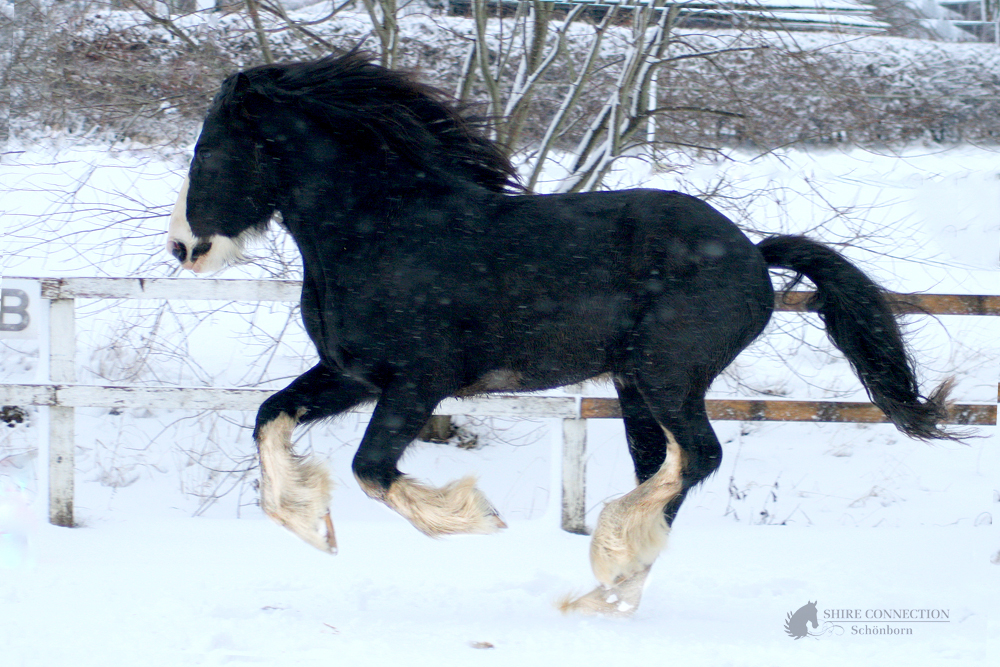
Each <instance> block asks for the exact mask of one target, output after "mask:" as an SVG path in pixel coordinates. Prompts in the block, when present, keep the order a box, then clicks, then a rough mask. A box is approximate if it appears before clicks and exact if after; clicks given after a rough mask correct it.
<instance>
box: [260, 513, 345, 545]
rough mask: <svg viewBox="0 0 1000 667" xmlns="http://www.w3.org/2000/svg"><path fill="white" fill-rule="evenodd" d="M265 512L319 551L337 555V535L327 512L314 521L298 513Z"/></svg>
mask: <svg viewBox="0 0 1000 667" xmlns="http://www.w3.org/2000/svg"><path fill="white" fill-rule="evenodd" d="M265 513H266V514H267V515H268V516H269V517H270V518H271V519H272V520H273V521H274V522H275V523H279V524H281V525H282V526H284V527H285V528H287V529H288V530H290V531H292V532H293V533H295V534H296V535H298V536H299V537H300V538H302V539H303V540H305V541H306V542H308V543H309V544H311V545H312V546H314V547H316V548H317V549H319V550H320V551H324V552H326V553H328V554H331V555H334V556H336V555H337V535H336V533H335V532H334V530H333V520H332V519H331V518H330V513H329V512H327V513H326V514H324V515H323V517H322V518H320V519H317V520H315V521H310V520H306V519H303V518H302V517H301V516H299V515H288V514H284V513H280V512H273V513H272V512H268V511H267V510H265Z"/></svg>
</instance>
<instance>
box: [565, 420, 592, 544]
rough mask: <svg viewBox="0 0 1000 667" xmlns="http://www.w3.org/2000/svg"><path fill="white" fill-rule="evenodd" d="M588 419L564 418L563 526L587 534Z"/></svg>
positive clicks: (569, 530) (572, 531) (580, 533)
mask: <svg viewBox="0 0 1000 667" xmlns="http://www.w3.org/2000/svg"><path fill="white" fill-rule="evenodd" d="M586 477H587V420H586V419H563V451H562V528H563V530H565V531H566V532H568V533H577V534H579V535H586V534H587V524H586V523H585V522H584V515H585V514H586V511H587V506H586V503H587V495H586V488H587V487H586Z"/></svg>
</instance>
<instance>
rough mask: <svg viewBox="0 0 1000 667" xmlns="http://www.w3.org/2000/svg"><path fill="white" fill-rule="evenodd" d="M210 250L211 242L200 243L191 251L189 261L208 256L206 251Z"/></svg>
mask: <svg viewBox="0 0 1000 667" xmlns="http://www.w3.org/2000/svg"><path fill="white" fill-rule="evenodd" d="M211 249H212V242H211V241H202V242H201V243H199V244H198V245H196V246H195V247H194V248H193V249H192V250H191V261H192V262H193V261H195V260H196V259H198V258H199V257H201V256H202V255H206V254H208V251H209V250H211Z"/></svg>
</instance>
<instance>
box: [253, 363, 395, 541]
mask: <svg viewBox="0 0 1000 667" xmlns="http://www.w3.org/2000/svg"><path fill="white" fill-rule="evenodd" d="M376 397H377V396H376V395H374V394H373V393H372V392H371V390H370V389H369V388H368V387H366V386H364V385H362V384H361V383H359V382H357V381H355V380H353V379H351V378H350V377H348V376H346V375H344V374H343V373H341V372H339V371H334V370H330V369H328V368H326V367H324V366H323V365H318V366H316V367H314V368H312V369H310V370H309V371H307V372H306V373H305V374H303V375H302V376H301V377H299V378H297V379H296V380H295V381H294V382H292V383H291V384H290V385H289V386H288V387H286V388H285V389H282V390H281V391H279V392H277V393H275V394H273V395H272V396H271V397H270V398H268V399H267V400H266V401H264V403H263V404H262V405H261V406H260V409H259V410H258V412H257V424H256V427H255V428H254V440H255V441H256V443H257V451H258V453H259V455H260V469H261V476H260V506H261V509H263V510H264V513H265V514H267V515H268V516H269V517H271V518H272V519H274V520H275V521H276V522H278V523H280V524H281V525H283V526H285V527H286V528H288V529H289V530H291V531H292V532H293V533H295V534H296V535H298V536H299V537H301V538H302V539H303V540H305V541H306V542H308V543H309V544H311V545H313V546H314V547H316V548H317V549H321V550H323V551H327V552H330V553H336V550H337V542H336V539H335V537H334V533H333V522H332V521H331V520H330V511H329V505H330V478H329V474H328V472H327V470H326V466H324V465H323V463H321V462H320V461H317V460H315V459H313V458H310V457H305V456H299V455H298V454H296V453H295V452H294V451H293V450H292V431H293V430H294V429H295V426H296V425H297V424H300V423H306V422H310V421H315V420H317V419H322V418H324V417H330V416H332V415H335V414H338V413H340V412H343V411H345V410H348V409H350V408H351V407H353V406H355V405H357V404H358V403H362V402H364V401H365V400H369V399H374V398H376Z"/></svg>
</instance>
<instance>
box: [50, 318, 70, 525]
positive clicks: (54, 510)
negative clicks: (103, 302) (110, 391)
mask: <svg viewBox="0 0 1000 667" xmlns="http://www.w3.org/2000/svg"><path fill="white" fill-rule="evenodd" d="M49 382H51V383H53V384H63V383H72V382H76V308H75V301H74V299H52V300H51V301H49ZM74 422H75V413H74V408H71V407H63V406H51V407H50V408H49V523H51V524H53V525H56V526H65V527H67V528H70V527H72V526H73V477H74V472H75V468H76V461H75V454H76V451H75V448H76V438H75V428H74V426H75V424H74Z"/></svg>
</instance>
